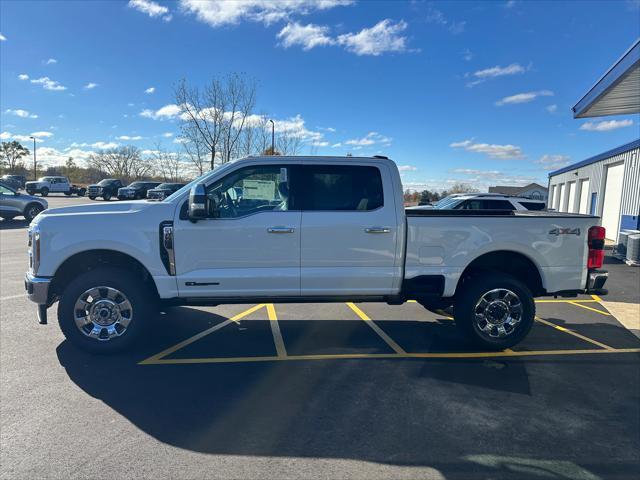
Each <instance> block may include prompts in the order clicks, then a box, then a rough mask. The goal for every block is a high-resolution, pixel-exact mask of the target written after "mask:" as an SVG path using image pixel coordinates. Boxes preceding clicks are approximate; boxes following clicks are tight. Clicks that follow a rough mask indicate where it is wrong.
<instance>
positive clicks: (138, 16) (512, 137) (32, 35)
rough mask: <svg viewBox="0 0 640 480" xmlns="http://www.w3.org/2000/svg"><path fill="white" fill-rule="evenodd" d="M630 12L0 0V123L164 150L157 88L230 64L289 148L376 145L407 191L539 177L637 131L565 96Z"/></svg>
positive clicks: (201, 77)
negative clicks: (590, 114)
mask: <svg viewBox="0 0 640 480" xmlns="http://www.w3.org/2000/svg"><path fill="white" fill-rule="evenodd" d="M639 18H640V2H638V1H635V0H632V1H626V0H625V1H606V2H597V1H588V2H580V1H568V2H524V1H522V2H520V1H496V2H464V1H455V2H422V1H413V2H395V1H394V2H392V1H361V2H358V1H351V0H317V1H315V0H287V1H284V0H282V1H277V2H267V1H265V0H247V1H245V2H239V1H210V2H206V1H205V2H202V1H198V0H180V1H174V2H166V1H151V0H132V1H131V2H126V1H122V2H120V1H115V0H113V1H104V2H101V1H88V2H80V1H41V2H33V1H16V0H2V1H0V32H1V35H2V36H1V37H0V57H1V58H0V67H1V74H0V75H1V77H0V82H1V85H0V95H1V96H0V103H1V105H0V107H1V112H2V113H1V117H0V118H1V122H2V125H1V129H0V131H1V132H2V133H1V135H2V139H3V140H8V139H18V140H24V139H25V137H28V136H29V135H31V134H34V133H35V134H37V135H38V137H39V139H40V140H41V141H40V142H39V144H38V152H39V154H40V156H41V158H42V159H43V160H46V161H47V162H48V163H49V164H54V163H60V162H63V161H64V160H66V158H67V157H68V156H73V157H74V158H75V159H76V160H77V161H79V162H81V161H82V159H83V158H86V157H87V156H88V155H89V154H90V152H92V151H97V150H99V149H100V148H104V147H108V146H110V145H115V144H121V145H122V144H134V145H137V146H139V147H140V148H142V149H146V150H148V149H151V148H153V145H154V144H155V142H157V141H161V142H162V143H163V145H164V147H165V148H168V149H175V150H176V151H179V149H180V145H179V144H177V143H174V140H175V139H176V137H177V136H178V135H179V127H178V122H177V120H176V119H175V118H174V117H172V116H171V115H170V114H171V112H172V108H171V105H172V104H173V103H174V99H173V94H172V86H173V85H174V84H175V83H176V82H177V81H178V80H180V79H181V78H186V79H188V81H189V82H190V83H192V84H194V85H203V84H204V83H205V82H206V81H207V80H209V79H210V78H211V77H213V76H216V75H218V76H219V75H224V74H226V73H229V72H244V73H246V74H247V75H248V76H250V77H252V78H254V79H256V80H257V82H258V97H257V105H256V111H257V112H258V113H267V114H268V115H269V116H270V117H271V118H274V119H275V120H276V122H277V124H278V125H279V128H289V129H292V130H296V131H298V132H300V134H301V135H303V136H304V137H305V138H306V141H305V144H306V146H305V148H304V149H303V152H302V153H309V152H313V153H316V154H331V155H344V154H346V153H348V152H350V153H352V154H354V155H373V154H384V155H388V156H389V157H391V158H393V159H394V160H395V161H396V162H397V163H398V165H400V166H401V167H402V174H403V181H404V183H405V186H406V187H410V188H418V189H422V188H438V189H439V188H446V187H447V186H448V185H450V184H451V183H452V182H456V181H462V182H466V183H471V184H473V185H475V186H477V187H479V188H482V189H485V188H486V187H487V186H488V185H494V184H523V183H528V182H529V181H540V182H544V183H546V175H547V172H548V171H549V170H550V169H553V168H557V167H559V166H562V165H563V164H566V163H567V162H574V161H579V160H582V159H584V158H587V157H589V156H592V155H595V154H597V153H600V152H602V151H604V150H607V149H610V148H613V147H615V146H618V145H621V144H623V143H625V142H628V141H631V140H634V139H636V138H638V137H639V136H640V133H639V129H640V127H639V126H638V125H639V117H638V115H635V116H617V117H607V118H601V119H591V120H574V119H573V118H572V115H571V111H570V109H571V107H572V106H573V105H574V104H575V103H576V102H577V101H578V100H579V99H580V98H581V96H582V95H583V94H584V93H586V91H587V90H588V89H589V88H590V87H591V85H592V84H593V83H594V82H595V81H596V80H597V79H598V78H599V77H600V76H601V75H602V74H603V73H604V72H605V71H606V70H607V69H608V68H609V67H610V66H611V65H612V64H613V63H614V62H615V61H616V60H617V59H618V58H619V57H620V56H621V55H622V53H624V52H625V51H626V49H627V48H628V47H629V46H630V45H631V44H632V43H633V42H634V41H635V39H637V38H638V37H639V36H640V20H639ZM163 107H164V108H163ZM602 122H606V123H602ZM25 145H28V143H26V142H25Z"/></svg>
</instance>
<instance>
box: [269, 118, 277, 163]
mask: <svg viewBox="0 0 640 480" xmlns="http://www.w3.org/2000/svg"><path fill="white" fill-rule="evenodd" d="M269 121H270V122H271V155H275V154H276V124H275V123H273V120H269Z"/></svg>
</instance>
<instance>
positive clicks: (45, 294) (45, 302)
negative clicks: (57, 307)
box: [24, 273, 51, 325]
mask: <svg viewBox="0 0 640 480" xmlns="http://www.w3.org/2000/svg"><path fill="white" fill-rule="evenodd" d="M50 285H51V279H50V278H43V277H36V276H34V275H31V274H30V273H27V274H26V275H25V277H24V288H25V290H26V291H27V296H28V297H29V300H31V301H32V302H35V303H37V304H38V323H40V324H41V325H46V324H47V307H48V306H49V287H50Z"/></svg>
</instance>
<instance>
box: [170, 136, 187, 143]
mask: <svg viewBox="0 0 640 480" xmlns="http://www.w3.org/2000/svg"><path fill="white" fill-rule="evenodd" d="M188 141H189V140H188V139H186V138H184V137H177V138H174V139H173V143H187V142H188Z"/></svg>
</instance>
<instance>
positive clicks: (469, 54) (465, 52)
mask: <svg viewBox="0 0 640 480" xmlns="http://www.w3.org/2000/svg"><path fill="white" fill-rule="evenodd" d="M462 58H463V59H464V60H465V61H466V62H469V61H471V60H473V52H472V51H471V50H469V49H468V48H465V49H464V50H463V52H462Z"/></svg>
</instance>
